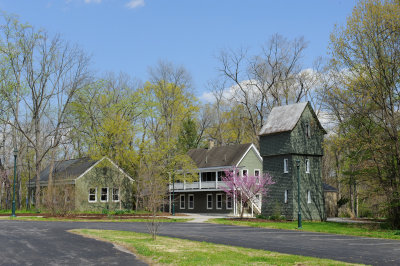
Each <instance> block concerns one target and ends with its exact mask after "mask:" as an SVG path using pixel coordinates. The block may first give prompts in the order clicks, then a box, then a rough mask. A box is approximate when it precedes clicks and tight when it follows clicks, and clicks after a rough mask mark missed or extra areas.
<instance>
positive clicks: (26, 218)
mask: <svg viewBox="0 0 400 266" xmlns="http://www.w3.org/2000/svg"><path fill="white" fill-rule="evenodd" d="M1 219H4V220H20V221H46V222H48V221H50V222H121V223H123V222H149V219H140V218H138V219H119V218H117V217H110V218H108V219H85V218H58V217H49V218H45V217H26V216H19V217H18V215H17V217H15V218H12V217H8V216H5V217H0V220H1ZM189 220H191V219H181V218H172V219H158V220H157V221H159V222H162V223H178V222H179V223H181V222H187V221H189Z"/></svg>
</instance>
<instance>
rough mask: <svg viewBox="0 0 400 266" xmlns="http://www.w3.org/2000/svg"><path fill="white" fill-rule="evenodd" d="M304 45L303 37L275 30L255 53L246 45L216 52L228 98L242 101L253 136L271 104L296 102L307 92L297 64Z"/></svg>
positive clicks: (305, 46) (238, 101)
mask: <svg viewBox="0 0 400 266" xmlns="http://www.w3.org/2000/svg"><path fill="white" fill-rule="evenodd" d="M306 48H307V43H306V41H305V40H304V38H303V37H300V38H297V39H294V40H287V39H286V38H284V37H282V36H281V35H279V34H275V35H273V36H272V37H271V38H270V39H269V40H268V42H267V43H266V44H265V45H263V46H262V49H261V52H260V53H259V54H257V55H255V56H249V55H248V51H247V50H246V49H239V50H237V51H233V50H229V51H228V52H226V51H222V52H221V53H220V55H219V57H218V60H219V61H220V68H219V69H218V70H219V72H220V73H221V75H222V76H223V77H225V79H226V81H227V85H229V86H230V93H229V98H230V99H229V100H230V101H236V102H237V103H239V104H241V105H243V107H244V109H245V110H246V113H247V116H246V118H247V120H248V122H249V124H250V127H251V129H252V131H253V134H254V136H256V135H257V133H258V132H259V130H260V129H261V127H262V125H263V124H264V123H265V121H266V118H267V116H268V114H269V112H270V111H271V109H272V108H273V107H274V106H278V105H283V104H290V103H296V102H299V101H301V100H303V99H304V97H305V96H306V95H307V94H308V92H309V89H310V88H309V87H308V86H307V84H306V83H305V80H306V78H307V75H305V74H302V64H301V58H302V56H303V53H304V50H305V49H306Z"/></svg>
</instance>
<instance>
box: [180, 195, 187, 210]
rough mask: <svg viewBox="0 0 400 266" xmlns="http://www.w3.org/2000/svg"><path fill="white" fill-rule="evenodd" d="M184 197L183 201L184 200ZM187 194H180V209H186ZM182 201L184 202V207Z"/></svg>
mask: <svg viewBox="0 0 400 266" xmlns="http://www.w3.org/2000/svg"><path fill="white" fill-rule="evenodd" d="M182 198H183V201H182ZM185 200H186V199H185V194H181V195H179V209H181V210H184V209H185V207H186V206H185ZM182 203H183V207H182Z"/></svg>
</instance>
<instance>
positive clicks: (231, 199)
mask: <svg viewBox="0 0 400 266" xmlns="http://www.w3.org/2000/svg"><path fill="white" fill-rule="evenodd" d="M229 198H230V200H229ZM225 200H226V202H225V205H226V209H227V210H232V207H233V197H230V196H229V195H228V194H226V197H225ZM229 201H230V202H231V207H230V208H229V207H228V202H229Z"/></svg>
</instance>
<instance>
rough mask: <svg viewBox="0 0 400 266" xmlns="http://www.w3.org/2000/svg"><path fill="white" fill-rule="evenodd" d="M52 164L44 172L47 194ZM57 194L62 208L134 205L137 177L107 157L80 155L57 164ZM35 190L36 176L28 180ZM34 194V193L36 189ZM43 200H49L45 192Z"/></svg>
mask: <svg viewBox="0 0 400 266" xmlns="http://www.w3.org/2000/svg"><path fill="white" fill-rule="evenodd" d="M49 173H50V166H47V167H46V168H45V169H44V170H43V171H41V173H40V187H41V193H42V194H43V195H45V193H44V192H45V191H46V190H47V186H48V180H49ZM53 180H54V189H55V191H56V193H55V194H56V197H55V198H54V199H53V204H55V205H56V206H57V207H58V208H68V209H70V210H77V211H102V210H104V209H107V210H116V209H120V208H121V209H130V208H132V202H133V201H132V199H133V197H132V193H133V186H132V182H133V181H134V180H133V179H132V178H131V177H130V176H129V175H128V174H126V173H125V172H124V171H123V170H122V169H121V168H120V167H119V166H117V165H116V164H115V163H114V162H113V161H112V160H110V159H109V158H107V157H103V158H102V159H100V160H92V159H90V158H79V159H72V160H64V161H56V162H55V164H54V168H53ZM28 188H29V189H30V190H35V188H36V180H35V179H34V180H31V182H30V183H28ZM33 194H34V193H33ZM41 198H42V204H46V200H47V201H48V200H49V199H47V198H46V197H45V196H42V197H41Z"/></svg>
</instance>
